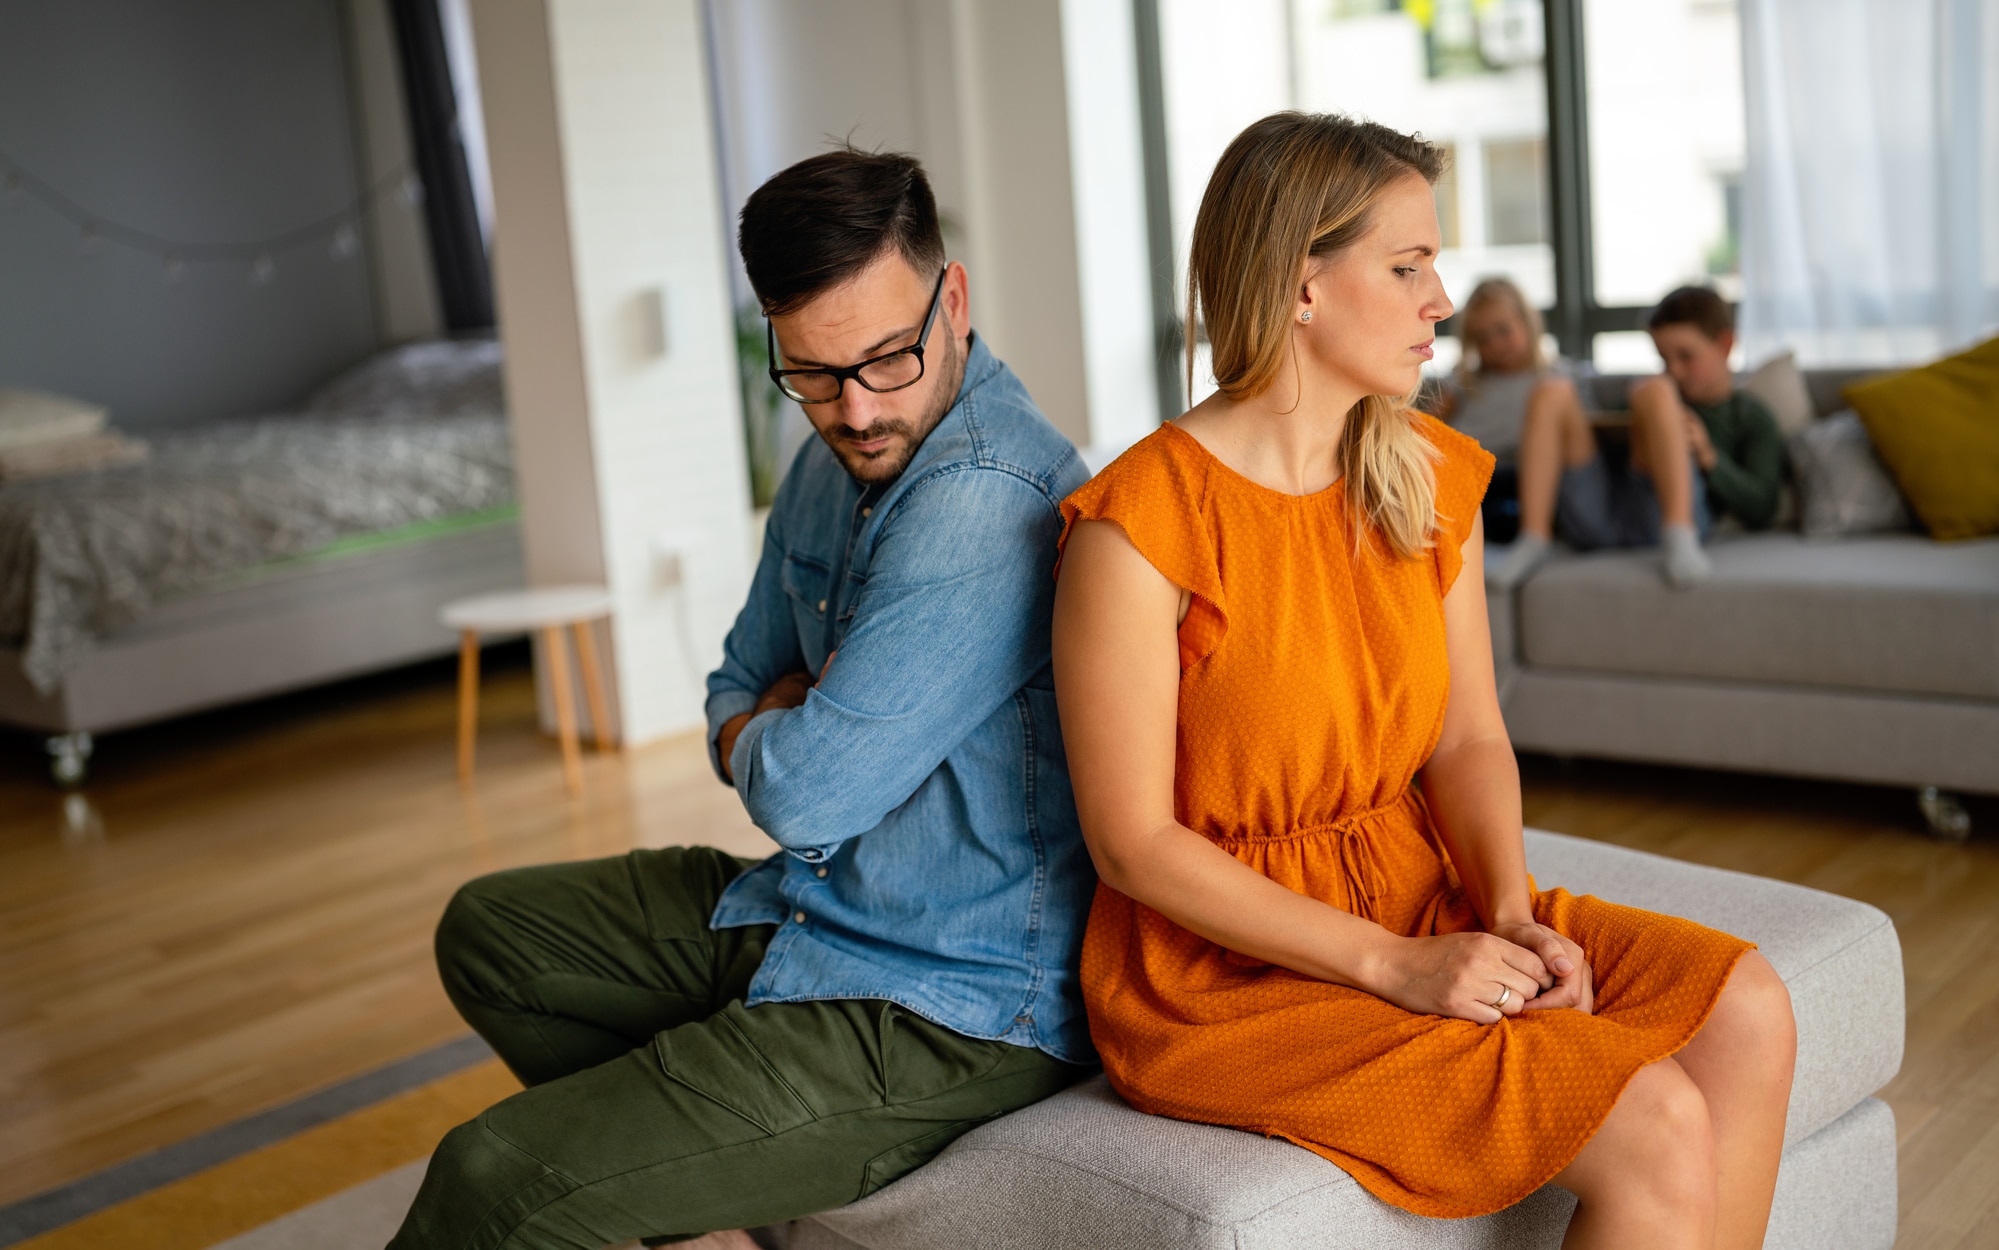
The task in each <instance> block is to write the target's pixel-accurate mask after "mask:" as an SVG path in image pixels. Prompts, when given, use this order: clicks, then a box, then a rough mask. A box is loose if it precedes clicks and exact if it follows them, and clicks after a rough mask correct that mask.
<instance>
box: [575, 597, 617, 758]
mask: <svg viewBox="0 0 1999 1250" xmlns="http://www.w3.org/2000/svg"><path fill="white" fill-rule="evenodd" d="M569 628H570V629H571V630H573V631H574V632H575V634H576V659H577V662H578V663H579V664H580V665H581V666H582V668H583V697H584V698H585V699H587V700H588V701H589V708H590V744H591V745H592V746H594V747H596V748H597V749H598V750H599V751H608V750H610V749H611V716H610V712H609V710H608V709H607V708H606V707H605V706H604V673H603V670H602V669H600V668H598V667H597V627H596V626H595V625H593V624H591V623H590V622H589V621H577V622H576V623H575V624H573V625H571V626H570V627H569Z"/></svg>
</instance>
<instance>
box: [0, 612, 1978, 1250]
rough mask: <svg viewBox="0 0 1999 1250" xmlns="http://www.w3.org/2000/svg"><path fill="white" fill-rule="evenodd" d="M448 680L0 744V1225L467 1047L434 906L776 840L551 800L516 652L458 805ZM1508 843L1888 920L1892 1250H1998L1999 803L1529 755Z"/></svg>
mask: <svg viewBox="0 0 1999 1250" xmlns="http://www.w3.org/2000/svg"><path fill="white" fill-rule="evenodd" d="M452 681H453V673H452V670H451V667H450V666H449V665H448V664H447V665H440V666H435V667H426V668H421V669H415V670H406V671H404V672H402V673H399V674H392V675H388V676H385V677H381V678H373V679H369V680H366V681H363V682H359V683H352V684H349V685H347V686H343V687H336V688H332V689H329V690H325V691H319V692H313V693H310V694H306V695H300V696H294V697H290V698H287V699H282V700H276V701H272V702H269V703H265V704H260V705H255V706H252V707H249V708H242V709H234V710H231V711H228V712H224V713H218V714H214V715H210V716H205V717H200V718H195V719H193V720H189V721H183V722H179V723H176V724H174V725H171V726H167V727H161V728H156V729H150V730H144V731H139V732H136V733H132V734H125V735H117V736H113V737H111V738H109V739H107V740H106V741H104V742H103V743H101V744H100V748H99V755H98V758H97V760H96V761H95V772H94V780H93V782H92V785H91V786H90V789H89V792H88V795H87V797H84V796H77V797H72V798H69V799H65V798H64V797H63V796H60V795H58V794H56V793H55V792H54V791H53V790H51V789H49V787H48V786H47V785H46V783H45V782H44V780H43V764H42V762H41V761H40V760H39V759H38V758H37V756H36V749H37V748H36V744H35V742H34V740H32V739H29V738H25V737H21V738H6V737H0V1204H5V1203H7V1202H9V1201H12V1200H15V1199H19V1198H22V1197H25V1196H27V1195H29V1194H33V1193H36V1192H39V1191H42V1190H45V1189H48V1188H50V1187H52V1186H56V1185H60V1184H63V1183H65V1182H67V1181H70V1180H74V1179H76V1178H78V1177H80V1176H83V1175H86V1174H88V1173H90V1172H93V1171H95V1170H97V1169H100V1168H103V1167H105V1166H108V1165H110V1164H113V1163H117V1162H119V1161H121V1160H123V1159H127V1158H130V1157H131V1156H133V1155H135V1154H138V1153H140V1152H142V1151H145V1150H148V1149H151V1148H153V1147H156V1146H160V1145H164V1144H167V1143H171V1142H174V1141H178V1140H181V1139H183V1138H186V1137H189V1136H192V1135H194V1134H196V1133H200V1132H202V1131H204V1130H207V1129H210V1128H214V1127H216V1126H218V1125H221V1124H225V1123H228V1122H230V1121H233V1120H236V1119H239V1118H241V1117H243V1116H246V1115H250V1114H253V1113H255V1112H257V1111H260V1110H263V1109H265V1108H268V1107H271V1106H273V1105H276V1104H278V1103H282V1102H285V1101H288V1100H290V1099H292V1098H295V1097H298V1096H300V1095H302V1094H305V1093H308V1092H310V1091H312V1090H314V1089H318V1088H321V1087H323V1086H326V1085H328V1084H331V1083H334V1082H336V1081H339V1080H342V1079H344V1078H347V1077H351V1076H355V1075H358V1074H360V1073H362V1072H366V1071H369V1070H370V1069H373V1068H376V1067H380V1066H381V1065H383V1064H386V1063H390V1062H393V1061H395V1060H397V1059H401V1058H404V1057H406V1056H408V1055H411V1054H414V1053H416V1052H418V1051H421V1050H423V1049H425V1048H427V1047H430V1046H434V1045H436V1044H438V1043H440V1042H444V1041H447V1040H449V1039H451V1038H452V1037H455V1036H459V1035H461V1034H462V1033H463V1031H464V1026H463V1025H462V1024H461V1023H460V1022H459V1020H458V1018H457V1016H456V1015H455V1014H454V1013H453V1012H452V1010H451V1008H450V1005H449V1004H448V1003H447V1002H446V1001H445V998H444V994H443V991H442V990H441V989H440V988H439V987H438V984H437V980H436V976H435V974H434V972H433V971H432V967H431V961H430V931H431V926H432V924H433V923H434V922H435V920H436V917H437V914H438V912H439V911H440V910H441V908H442V907H443V905H444V901H445V899H446V898H448V897H449V895H450V893H451V891H452V890H453V889H454V888H455V887H456V886H457V885H458V884H459V883H460V882H462V881H464V880H466V879H468V878H470V877H472V876H475V875H478V874H480V873H483V872H489V871H492V870H493V869H496V868H502V867H508V866H511V865H516V864H526V863H534V862H539V861H546V860H551V859H560V858H575V857H582V856H590V855H604V854H613V853H616V852H619V851H622V850H625V849H628V848H630V847H633V846H660V845H668V844H673V843H679V842H689V841H706V842H711V843H714V844H718V845H722V846H726V847H728V848H729V849H731V850H735V851H737V852H738V853H742V854H756V853H760V852H761V851H765V850H768V849H769V847H770V844H769V843H768V842H767V841H766V840H764V838H763V836H762V835H761V834H760V833H758V832H757V831H756V830H755V829H754V828H752V827H751V826H750V825H749V823H748V821H747V820H746V819H745V817H744V816H743V813H742V810H741V807H740V805H738V804H737V803H736V801H735V796H734V795H733V794H732V793H731V792H730V791H729V790H727V789H726V788H724V787H722V786H721V785H719V784H718V783H716V782H715V781H714V779H713V777H712V775H711V774H710V773H709V770H708V764H707V759H706V756H705V753H704V751H703V748H702V746H701V743H700V740H699V738H698V737H688V738H682V739H677V740H674V741H670V742H665V743H661V744H657V745H654V746H650V747H647V748H644V749H641V750H637V751H633V752H631V753H629V754H627V755H624V756H603V757H594V758H589V759H587V760H586V765H587V769H586V773H587V779H588V787H587V791H586V793H585V795H584V797H583V798H581V799H579V800H573V801H572V800H570V799H568V798H567V797H565V795H564V792H563V787H562V780H561V765H560V761H559V758H558V756H557V753H556V751H555V749H554V746H553V744H552V743H551V742H549V741H548V740H546V739H544V738H542V737H541V736H540V735H539V734H538V733H537V732H536V729H535V726H534V724H533V711H532V704H531V699H532V692H531V689H530V681H529V678H528V675H527V672H526V668H525V664H524V660H523V659H522V657H521V654H520V653H519V652H517V651H510V652H503V653H500V654H498V655H494V656H490V657H489V678H488V682H487V687H486V706H485V712H484V727H483V729H482V733H481V737H480V764H479V780H478V784H477V787H476V788H475V789H474V790H473V791H472V792H470V793H466V792H462V791H461V790H460V789H459V787H458V786H457V784H456V782H455V779H454V776H453V767H454V763H453V753H452V752H453V747H452V716H453V714H454V704H453V699H452ZM1523 773H1524V777H1525V781H1526V790H1527V801H1526V808H1527V812H1526V814H1527V818H1528V821H1529V823H1532V824H1535V825H1539V826H1541V827H1543V828H1549V829H1555V830H1560V831H1562V832H1566V833H1573V834H1578V835H1581V836H1585V837H1592V838H1600V839H1603V840H1606V841H1612V842H1617V843H1619V844H1622V845H1625V846H1632V847H1639V848H1642V849H1645V850H1651V851H1656V852H1660V853H1662V854H1666V855H1672V856H1676V857H1679V858H1682V859H1688V860H1694V861H1698V862H1701V863H1708V864H1716V865H1721V866H1724V867H1729V868H1736V869H1741V870H1744V871H1748V872H1755V873H1761V874H1764V875H1767V876H1772V877H1780V878H1784V879H1786V880H1790V881H1797V882H1801V883H1803V884H1806V885H1811V886H1816V887H1818V888H1820V889H1825V890H1831V891H1834V892H1836V893H1840V894H1846V895H1849V896H1851V897H1854V898H1859V899H1864V900H1866V901H1868V902H1870V903H1873V904H1875V905H1877V906H1879V907H1881V908H1883V909H1885V910H1886V911H1887V912H1888V913H1889V914H1890V915H1892V916H1893V917H1894V919H1895V923H1896V925H1897V927H1898V928H1899V929H1900V932H1901V936H1902V942H1903V948H1904V952H1905V962H1906V966H1907V972H1908V995H1909V1003H1908V1005H1909V1038H1908V1057H1907V1060H1906V1061H1905V1063H1904V1066H1903V1070H1902V1075H1901V1076H1900V1077H1898V1078H1897V1079H1896V1081H1895V1082H1894V1083H1893V1084H1892V1085H1890V1086H1889V1088H1888V1090H1887V1093H1886V1097H1887V1099H1888V1101H1889V1102H1890V1103H1891V1104H1892V1105H1893V1107H1894V1109H1895V1113H1896V1117H1897V1120H1898V1123H1899V1125H1900V1133H1901V1142H1902V1156H1901V1192H1902V1237H1901V1241H1900V1244H1901V1245H1902V1246H1904V1247H1908V1248H1910V1250H1915V1248H1922V1250H1930V1248H1938V1250H1941V1248H1944V1247H1971V1246H1994V1247H1999V837H1995V836H1994V834H1995V833H1999V803H1992V802H1989V801H1988V802H1983V803H1977V804H1974V806H1973V815H1974V818H1975V819H1976V820H1977V821H1978V823H1979V826H1980V832H1979V834H1978V835H1977V836H1975V837H1974V839H1973V841H1972V842H1971V844H1970V845H1968V846H1947V845H1943V844H1940V843H1938V842H1935V841H1932V840H1930V839H1929V838H1928V837H1926V836H1925V835H1924V833H1923V832H1922V827H1921V822H1920V821H1919V819H1918V818H1917V816H1916V813H1915V810H1914V805H1913V802H1912V801H1911V799H1910V796H1909V795H1908V794H1906V793H1904V792H1899V791H1892V790H1881V789H1872V788H1865V787H1852V786H1841V785H1832V784H1823V783H1805V782H1795V781H1780V780H1771V779H1762V778H1747V777H1733V776H1727V775H1722V774H1713V773H1699V772H1688V771H1681V770H1673V769H1663V768H1646V767H1638V766H1626V765H1610V764H1600V763H1576V764H1562V763H1559V762H1556V761H1552V760H1544V759H1535V758H1529V759H1527V760H1525V761H1523Z"/></svg>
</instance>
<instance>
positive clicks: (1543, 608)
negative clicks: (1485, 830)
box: [1487, 370, 1999, 794]
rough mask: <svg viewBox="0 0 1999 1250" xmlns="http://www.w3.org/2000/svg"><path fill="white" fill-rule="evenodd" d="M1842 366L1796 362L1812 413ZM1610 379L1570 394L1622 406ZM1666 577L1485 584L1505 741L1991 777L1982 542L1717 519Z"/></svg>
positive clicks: (1551, 575) (1830, 400)
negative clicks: (1686, 563) (1707, 556)
mask: <svg viewBox="0 0 1999 1250" xmlns="http://www.w3.org/2000/svg"><path fill="white" fill-rule="evenodd" d="M1857 376H1859V374H1857V373H1856V372H1854V371H1850V370H1848V371H1837V370H1827V371H1808V372H1807V373H1806V375H1805V378H1806V383H1807V386H1808V389H1809V390H1810V391H1811V393H1812V400H1813V404H1814V406H1815V407H1816V408H1817V409H1818V413H1819V415H1820V416H1825V415H1827V414H1829V413H1831V412H1833V411H1836V410H1838V409H1839V408H1841V407H1843V406H1844V404H1843V403H1842V401H1841V400H1840V398H1839V388H1840V387H1841V386H1842V385H1844V384H1845V383H1847V382H1849V381H1851V380H1853V379H1854V378H1855V377H1857ZM1629 381H1630V379H1628V378H1615V377H1604V378H1596V379H1592V380H1591V382H1590V385H1592V386H1593V387H1594V394H1592V395H1587V396H1586V397H1585V398H1586V402H1589V403H1591V405H1592V406H1593V407H1594V408H1596V409H1598V410H1603V409H1612V408H1617V407H1621V406H1622V398H1623V391H1624V389H1625V388H1626V387H1627V386H1628V385H1629ZM1709 550H1710V552H1711V554H1712V555H1713V557H1714V566H1715V571H1714V576H1713V578H1712V579H1711V580H1709V581H1708V582H1706V583H1705V584H1703V585H1701V586H1698V587H1696V588H1694V589H1692V590H1685V591H1676V590H1673V589H1671V588H1669V587H1668V586H1666V585H1665V584H1664V582H1663V580H1662V579H1661V577H1660V575H1659V565H1658V555H1657V553H1656V552H1599V553H1593V554H1590V555H1583V556H1579V555H1574V554H1564V555H1561V556H1558V557H1556V558H1555V559H1553V560H1551V561H1549V563H1547V564H1546V565H1544V566H1543V567H1542V568H1541V569H1540V570H1539V571H1538V572H1536V573H1535V574H1534V575H1533V576H1531V577H1530V578H1528V579H1527V580H1526V581H1525V582H1524V583H1523V584H1522V585H1520V586H1518V587H1515V588H1513V589H1511V590H1510V591H1509V590H1508V589H1506V588H1504V587H1500V586H1497V585H1494V584H1492V583H1490V582H1489V583H1488V586H1487V593H1488V599H1489V610H1490V613H1491V619H1492V633H1493V652H1494V659H1495V662H1496V665H1497V668H1498V674H1499V681H1500V701H1501V705H1502V707H1503V708H1504V710H1505V714H1506V725H1507V729H1508V731H1509V732H1510V733H1511V734H1512V737H1513V742H1514V745H1515V746H1517V747H1520V748H1523V749H1527V750H1539V751H1549V752H1554V753H1557V754H1564V755H1582V756H1599V757H1606V758H1619V759H1632V760H1649V761H1656V762H1660V763H1670V764H1686V765H1695V766H1699V767H1707V768H1724V769H1736V770H1742V771H1749V772H1770V773H1786V774H1791V775H1796V776H1809V777H1828V778H1837V779H1841V780H1847V781H1862V782H1875V783H1884V784H1890V785H1908V786H1915V787H1932V786H1933V787H1942V788H1944V789H1946V790H1960V791H1971V792H1977V793H1988V794H1989V793H1999V538H1987V539H1979V540H1973V541H1969V542H1956V543H1938V542H1933V541H1931V540H1930V539H1928V538H1926V537H1924V536H1922V535H1920V534H1916V533H1905V534H1904V533H1898V534H1870V535H1865V536H1856V537H1848V538H1835V539H1812V538H1806V537H1804V536H1802V535H1801V534H1798V533H1795V532H1781V531H1773V532H1767V533H1762V534H1746V533H1734V534H1728V533H1721V534H1718V535H1717V536H1716V537H1715V538H1714V540H1713V541H1712V542H1711V543H1710V546H1709Z"/></svg>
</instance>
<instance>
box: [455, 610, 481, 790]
mask: <svg viewBox="0 0 1999 1250" xmlns="http://www.w3.org/2000/svg"><path fill="white" fill-rule="evenodd" d="M478 736H479V631H478V630H476V629H467V630H461V631H459V635H458V780H459V781H460V782H462V783H464V784H466V785H470V784H471V783H472V757H473V752H474V751H475V750H476V749H477V745H478Z"/></svg>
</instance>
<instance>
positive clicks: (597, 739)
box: [439, 586, 611, 794]
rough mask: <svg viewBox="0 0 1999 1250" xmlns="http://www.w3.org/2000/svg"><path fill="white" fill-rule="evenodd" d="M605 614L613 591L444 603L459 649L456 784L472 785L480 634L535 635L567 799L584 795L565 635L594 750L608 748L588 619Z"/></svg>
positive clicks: (517, 594)
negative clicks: (570, 639)
mask: <svg viewBox="0 0 1999 1250" xmlns="http://www.w3.org/2000/svg"><path fill="white" fill-rule="evenodd" d="M610 614H611V592H610V591H608V590H606V589H604V588H603V587H602V586H535V587H531V588H529V589H526V590H510V591H502V592H501V593H499V594H492V595H479V596H477V597H476V598H472V599H459V600H457V601H455V602H452V603H448V604H446V605H444V611H443V612H441V613H439V618H440V619H441V620H442V621H443V622H444V624H445V626H446V627H447V628H449V629H455V630H457V631H458V635H459V646H458V779H459V781H461V782H470V781H471V780H472V758H473V751H474V738H475V736H476V735H477V733H478V728H479V636H480V635H481V634H501V633H521V632H524V631H533V632H534V633H535V634H536V635H537V636H538V637H539V638H540V639H541V653H542V657H543V659H544V660H546V662H547V664H548V686H549V693H550V694H551V695H552V696H553V697H554V701H555V726H556V732H557V733H558V735H559V736H560V737H561V739H562V774H563V780H564V781H565V783H567V785H568V786H569V791H570V793H572V794H575V793H579V792H581V791H582V789H583V759H582V753H581V752H580V751H579V750H578V748H577V745H576V706H575V698H574V696H573V695H572V693H571V689H572V688H571V686H570V684H569V649H568V647H566V646H565V645H564V643H563V638H562V635H563V631H564V629H567V630H568V631H569V632H570V634H572V635H573V636H574V637H575V639H576V658H577V660H578V661H579V662H580V664H581V666H582V669H583V695H584V697H585V698H586V699H588V700H589V706H590V729H591V737H592V739H593V744H594V745H595V746H596V748H597V749H598V750H600V751H602V750H605V749H606V748H607V747H608V746H609V745H610V721H609V719H608V718H607V713H606V710H605V707H604V678H603V673H602V672H601V671H600V669H599V668H598V665H597V644H596V640H595V638H594V636H593V635H592V633H591V631H590V625H591V622H593V621H599V620H602V619H604V618H605V617H607V616H609V615H610Z"/></svg>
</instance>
